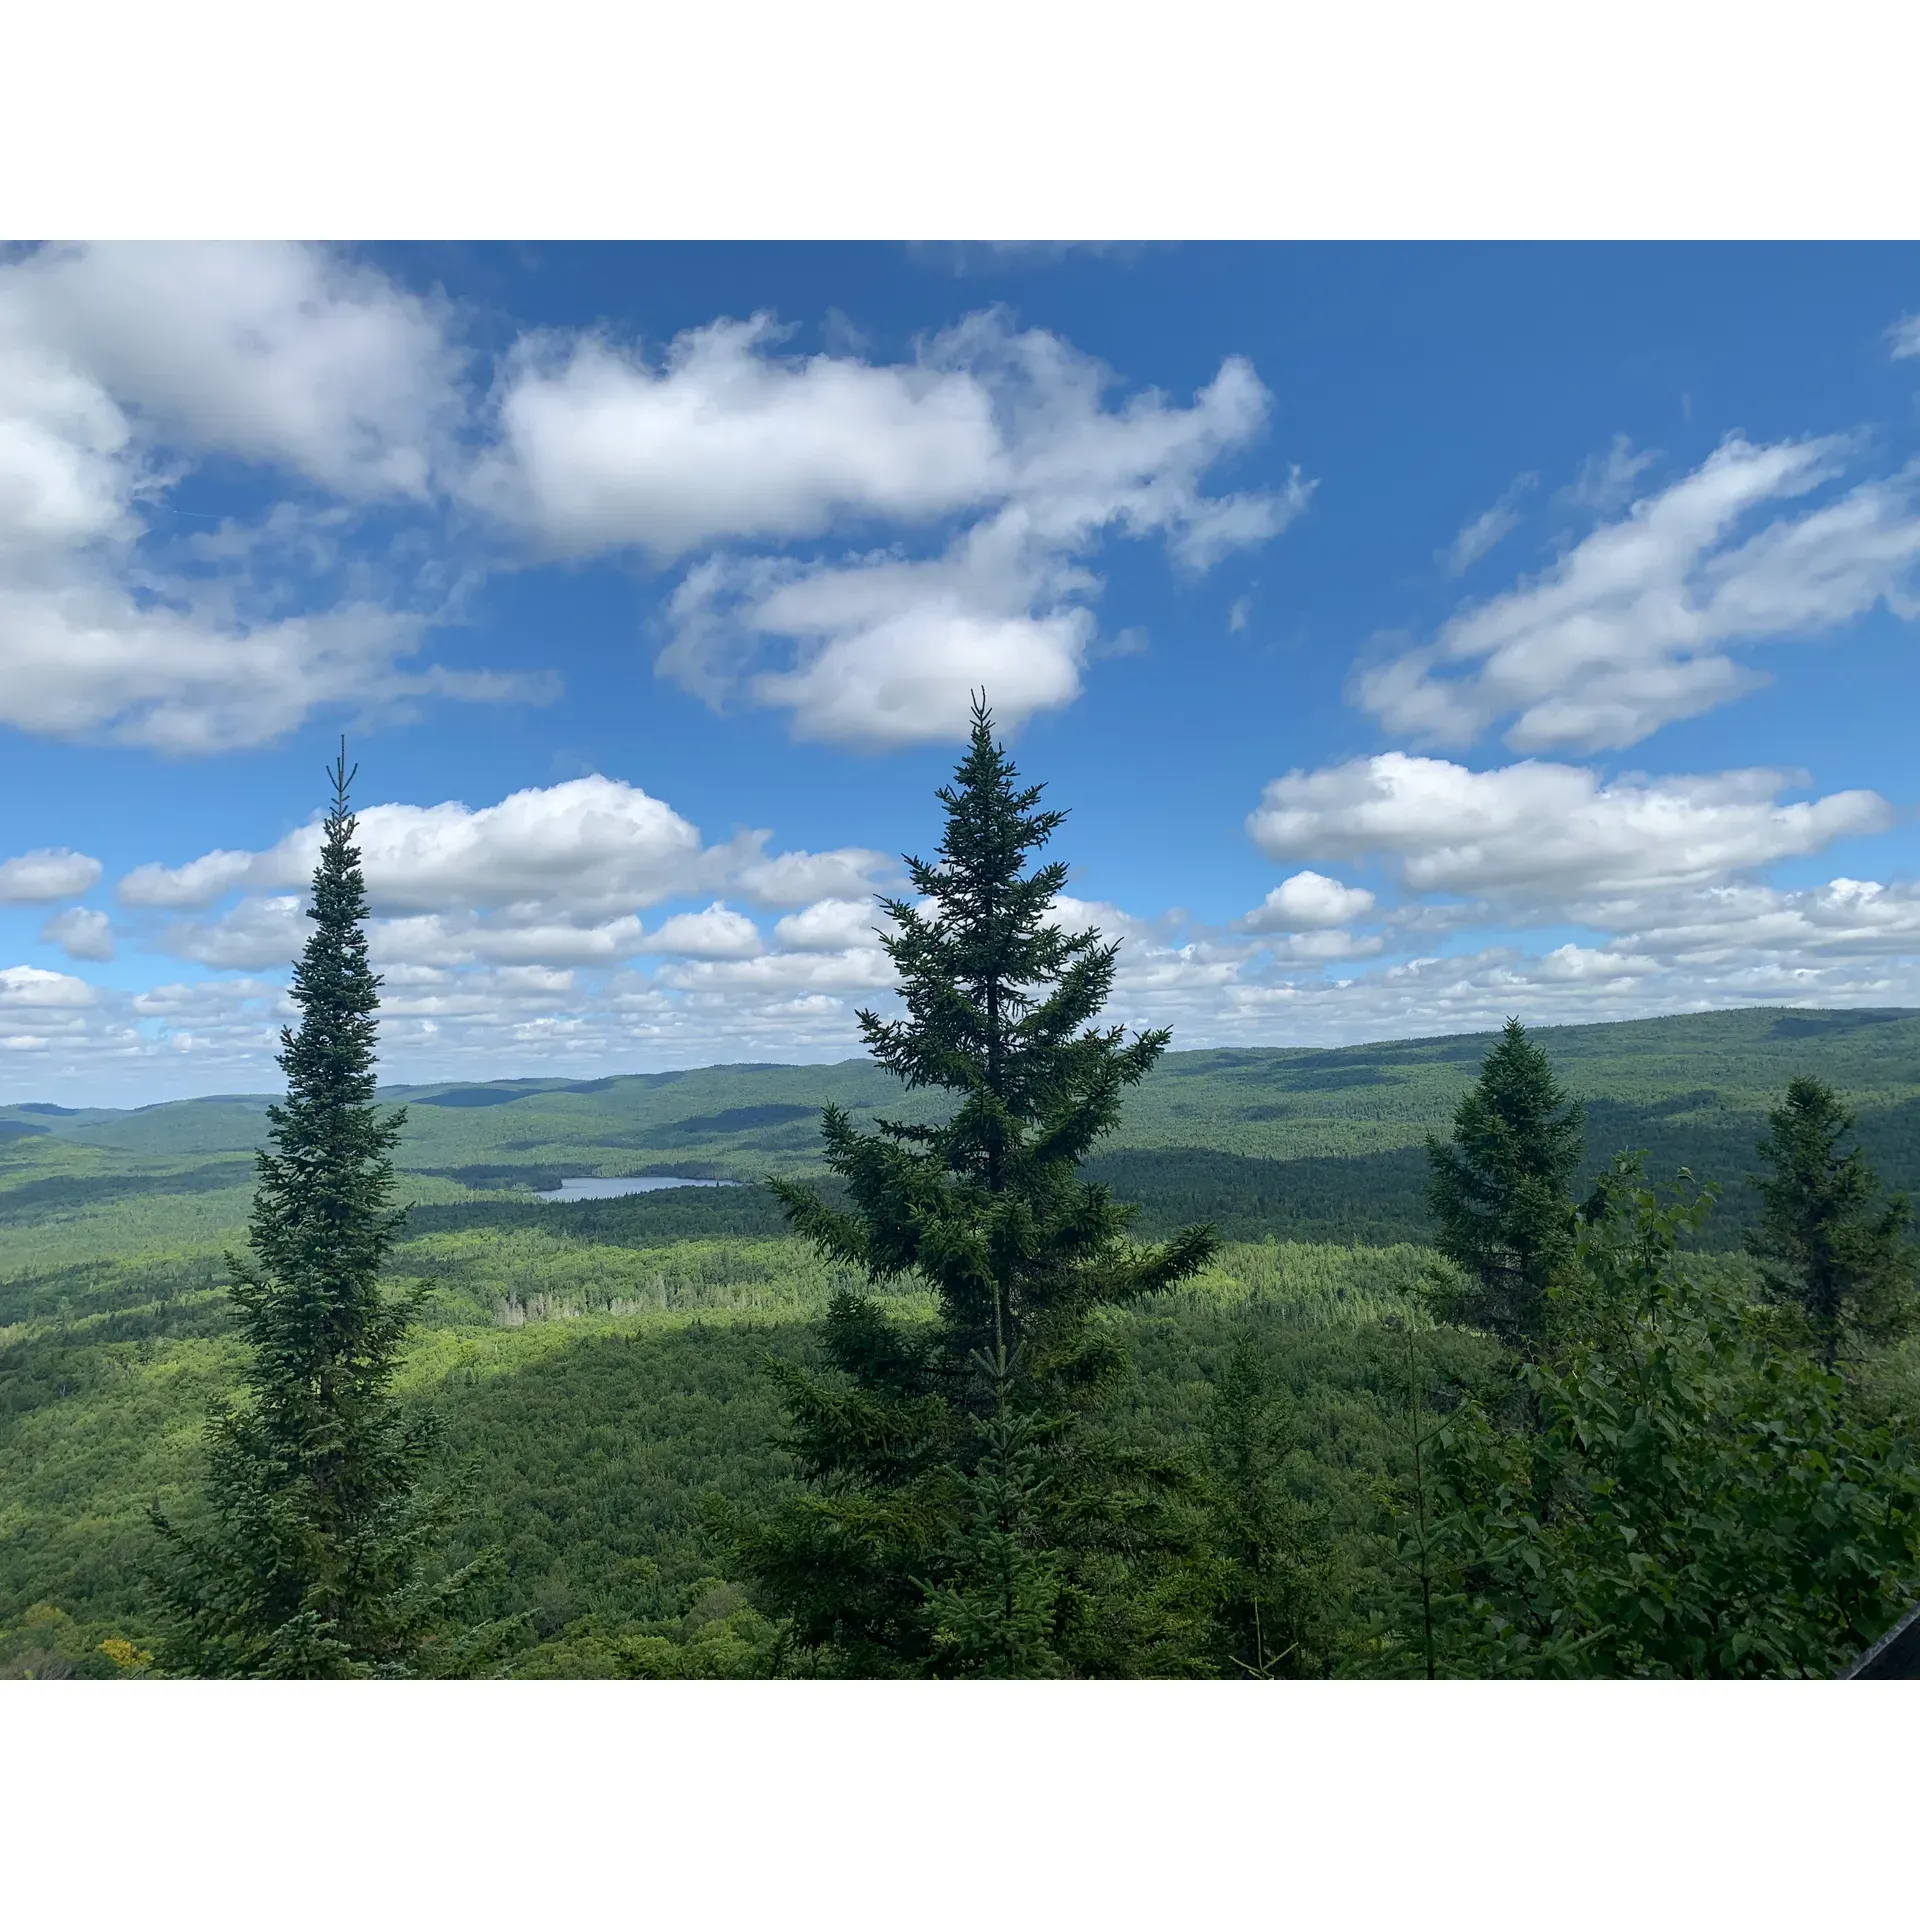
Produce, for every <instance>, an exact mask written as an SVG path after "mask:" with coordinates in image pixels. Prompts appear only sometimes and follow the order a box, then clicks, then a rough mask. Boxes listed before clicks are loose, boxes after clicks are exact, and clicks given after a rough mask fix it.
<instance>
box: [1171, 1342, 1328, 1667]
mask: <svg viewBox="0 0 1920 1920" xmlns="http://www.w3.org/2000/svg"><path fill="white" fill-rule="evenodd" d="M1298 1444H1299V1435H1298V1433H1297V1431H1296V1429H1295V1420H1294V1413H1293V1402H1292V1398H1291V1396H1290V1395H1289V1394H1288V1393H1287V1392H1286V1390H1285V1389H1284V1387H1280V1386H1277V1385H1276V1384H1275V1382H1274V1381H1273V1380H1272V1378H1271V1377H1270V1376H1269V1374H1268V1371H1267V1368H1266V1366H1265V1365H1264V1364H1263V1362H1262V1360H1261V1357H1260V1354H1259V1351H1258V1349H1257V1348H1256V1346H1255V1344H1254V1342H1253V1340H1252V1338H1251V1337H1250V1336H1244V1335H1243V1336H1242V1337H1241V1339H1240V1340H1239V1341H1237V1342H1236V1343H1235V1345H1234V1347H1233V1350H1232V1352H1231V1353H1230V1355H1229V1356H1228V1360H1227V1364H1226V1367H1225V1369H1224V1370H1223V1371H1222V1374H1221V1377H1220V1380H1219V1382H1218V1384H1217V1385H1216V1386H1215V1388H1214V1391H1213V1397H1212V1401H1211V1404H1210V1405H1209V1407H1208V1410H1207V1420H1206V1427H1205V1432H1204V1437H1203V1440H1202V1449H1201V1458H1202V1466H1201V1474H1200V1495H1201V1500H1202V1503H1203V1505H1204V1507H1205V1510H1206V1514H1207V1520H1208V1523H1209V1524H1208V1528H1207V1532H1208V1534H1209V1536H1210V1541H1211V1545H1212V1548H1213V1551H1214V1554H1215V1556H1216V1558H1217V1560H1218V1562H1219V1571H1218V1574H1217V1575H1216V1579H1217V1581H1218V1586H1219V1594H1218V1599H1217V1600H1216V1603H1215V1617H1216V1623H1217V1625H1216V1631H1217V1632H1218V1635H1219V1638H1220V1643H1221V1652H1222V1654H1223V1656H1224V1658H1223V1661H1222V1665H1223V1667H1224V1669H1225V1670H1226V1671H1228V1672H1231V1673H1235V1674H1242V1675H1246V1676H1248V1677H1250V1678H1254V1679H1262V1680H1272V1679H1282V1678H1285V1679H1294V1678H1305V1677H1311V1676H1316V1675H1319V1674H1321V1673H1324V1672H1325V1671H1326V1670H1327V1667H1328V1663H1329V1660H1330V1658H1331V1648H1330V1647H1329V1645H1328V1644H1327V1641H1328V1635H1327V1632H1326V1623H1325V1620H1324V1617H1323V1616H1324V1613H1325V1602H1326V1597H1327V1596H1326V1586H1327V1578H1328V1571H1329V1569H1328V1551H1327V1549H1328V1540H1327V1525H1326V1521H1327V1516H1326V1514H1325V1513H1324V1512H1323V1511H1318V1510H1314V1509H1310V1508H1308V1507H1307V1506H1306V1505H1305V1503H1303V1502H1302V1501H1300V1500H1299V1499H1297V1498H1295V1497H1294V1495H1293V1494H1292V1492H1291V1491H1290V1490H1289V1488H1288V1485H1287V1474H1286V1468H1287V1461H1288V1456H1289V1455H1290V1454H1291V1453H1292V1452H1293V1451H1294V1449H1295V1448H1296V1447H1297V1446H1298Z"/></svg>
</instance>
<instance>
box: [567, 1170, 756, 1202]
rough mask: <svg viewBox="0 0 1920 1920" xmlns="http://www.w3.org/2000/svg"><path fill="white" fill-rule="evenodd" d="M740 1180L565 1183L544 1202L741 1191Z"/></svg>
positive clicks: (650, 1177)
mask: <svg viewBox="0 0 1920 1920" xmlns="http://www.w3.org/2000/svg"><path fill="white" fill-rule="evenodd" d="M739 1184H740V1182H739V1181H738V1180H674V1179H670V1178H667V1177H665V1176H663V1175H658V1174H650V1173H649V1174H642V1175H641V1176H640V1177H639V1178H638V1179H635V1180H562V1181H561V1182H560V1191H559V1192H558V1193H543V1194H542V1195H541V1196H540V1198H541V1199H542V1200H617V1199H619V1198H620V1196H621V1195H622V1194H626V1193H658V1192H659V1191H660V1190H661V1188H663V1187H737V1186H738V1185H739Z"/></svg>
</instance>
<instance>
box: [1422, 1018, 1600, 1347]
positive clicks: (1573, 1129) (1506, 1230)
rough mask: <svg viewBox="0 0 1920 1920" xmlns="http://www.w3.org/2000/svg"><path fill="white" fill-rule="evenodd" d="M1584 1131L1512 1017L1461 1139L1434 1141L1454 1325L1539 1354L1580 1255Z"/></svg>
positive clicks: (1466, 1099)
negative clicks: (1454, 1275)
mask: <svg viewBox="0 0 1920 1920" xmlns="http://www.w3.org/2000/svg"><path fill="white" fill-rule="evenodd" d="M1584 1125H1585V1115H1584V1112H1583V1109H1582V1107H1581V1105H1580V1103H1579V1102H1578V1101H1577V1100H1569V1099H1568V1098H1567V1096H1566V1094H1565V1093H1564V1092H1563V1091H1562V1089H1561V1087H1560V1085H1559V1083H1558V1082H1557V1081H1556V1080H1555V1078H1554V1073H1553V1067H1552V1064H1551V1062H1549V1060H1548V1059H1547V1056H1546V1054H1545V1052H1544V1051H1543V1050H1542V1049H1541V1048H1540V1047H1538V1046H1536V1045H1535V1044H1534V1042H1533V1041H1531V1040H1529V1039H1528V1038H1527V1032H1526V1029H1525V1028H1524V1027H1523V1026H1522V1025H1521V1024H1520V1022H1519V1021H1518V1020H1509V1021H1508V1022H1507V1025H1506V1031H1505V1032H1504V1033H1503V1034H1502V1035H1501V1036H1500V1038H1499V1040H1498V1041H1497V1042H1495V1044H1494V1046H1493V1047H1492V1049H1491V1050H1490V1051H1489V1052H1488V1054H1487V1057H1486V1059H1485V1061H1484V1062H1483V1063H1482V1065H1481V1068H1480V1078H1479V1080H1478V1081H1477V1082H1476V1083H1475V1084H1474V1085H1473V1086H1472V1087H1470V1088H1469V1089H1468V1090H1467V1092H1466V1093H1465V1094H1463V1095H1462V1096H1461V1100H1460V1104H1459V1106H1458V1107H1456V1108H1455V1109H1454V1116H1453V1138H1452V1139H1451V1140H1450V1141H1442V1140H1437V1139H1435V1138H1434V1137H1433V1136H1432V1135H1431V1134H1429V1135H1428V1136H1427V1154H1428V1157H1429V1159H1430V1161H1431V1163H1432V1171H1431V1174H1430V1177H1429V1181H1428V1188H1427V1197H1428V1205H1429V1207H1430V1208H1431V1210H1432V1213H1433V1220H1434V1227H1435V1233H1434V1244H1435V1246H1436V1247H1438V1249H1439V1250H1440V1252H1441V1253H1443V1254H1445V1255H1446V1257H1447V1258H1448V1259H1449V1260H1451V1261H1452V1262H1453V1263H1454V1265H1455V1266H1456V1267H1457V1268H1458V1269H1459V1270H1460V1280H1459V1281H1458V1282H1454V1281H1452V1279H1451V1277H1449V1279H1448V1280H1446V1281H1442V1282H1440V1283H1439V1284H1437V1285H1436V1288H1435V1292H1434V1299H1433V1304H1434V1306H1435V1308H1436V1310H1437V1311H1439V1312H1440V1313H1441V1314H1443V1315H1444V1316H1445V1317H1446V1318H1448V1319H1451V1320H1454V1321H1456V1322H1458V1323H1459V1324H1461V1325H1463V1326H1469V1327H1477V1328H1478V1329H1480V1330H1481V1331H1482V1332H1484V1333H1491V1334H1493V1335H1494V1336H1495V1337H1496V1338H1498V1339H1500V1340H1501V1341H1503V1342H1505V1343H1506V1344H1507V1345H1508V1346H1511V1347H1513V1348H1515V1349H1516V1350H1517V1351H1519V1352H1522V1353H1527V1354H1531V1353H1534V1352H1535V1351H1537V1349H1538V1346H1539V1343H1540V1341H1541V1340H1542V1339H1543V1338H1544V1336H1545V1332H1546V1316H1547V1290H1548V1288H1549V1287H1551V1286H1552V1285H1553V1284H1554V1281H1555V1279H1556V1278H1557V1277H1558V1276H1559V1275H1560V1274H1562V1273H1563V1272H1564V1271H1565V1269H1566V1267H1567V1263H1568V1262H1569V1261H1570V1260H1571V1259H1572V1257H1573V1245H1574V1227H1575V1214H1574V1206H1573V1193H1572V1182H1573V1175H1574V1171H1575V1169H1576V1168H1577V1167H1578V1166H1579V1164H1580V1152H1581V1144H1582V1134H1583V1130H1584Z"/></svg>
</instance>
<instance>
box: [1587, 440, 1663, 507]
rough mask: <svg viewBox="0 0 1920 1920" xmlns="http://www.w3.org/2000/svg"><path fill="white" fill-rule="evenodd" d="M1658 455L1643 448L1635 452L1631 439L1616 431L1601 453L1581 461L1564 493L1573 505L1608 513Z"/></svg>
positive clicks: (1626, 497) (1625, 498) (1626, 498)
mask: <svg viewBox="0 0 1920 1920" xmlns="http://www.w3.org/2000/svg"><path fill="white" fill-rule="evenodd" d="M1659 458H1660V456H1659V455H1658V454H1657V453H1653V452H1651V451H1647V450H1642V451H1641V452H1639V453H1636V452H1635V451H1634V450H1633V442H1632V441H1631V440H1629V439H1628V438H1627V436H1626V435H1625V434H1624V433H1616V434H1615V435H1614V436H1613V441H1612V443H1611V444H1610V445H1609V446H1608V448H1607V450H1606V452H1605V453H1596V454H1595V455H1593V457H1592V458H1591V459H1589V460H1586V461H1584V462H1583V463H1582V464H1581V468H1580V471H1579V473H1578V474H1576V475H1575V476H1574V482H1573V485H1572V486H1571V487H1569V488H1568V489H1567V492H1566V495H1565V497H1566V498H1567V499H1568V500H1570V501H1571V502H1572V503H1573V504H1574V505H1575V506H1577V507H1590V508H1592V509H1593V510H1594V511H1595V512H1597V513H1612V512H1614V511H1615V510H1616V509H1617V508H1620V507H1624V506H1625V505H1626V504H1627V502H1628V501H1629V500H1630V499H1632V498H1633V489H1634V487H1635V485H1636V484H1637V482H1638V481H1639V478H1640V476H1641V475H1642V474H1643V473H1645V472H1646V470H1647V469H1648V468H1649V467H1650V466H1652V465H1653V464H1654V463H1655V462H1656V461H1657V460H1658V459H1659Z"/></svg>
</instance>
